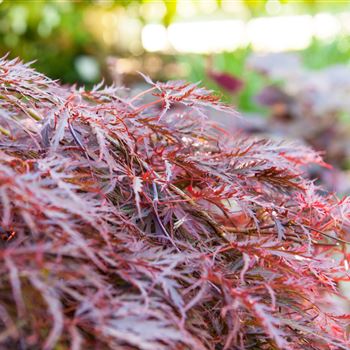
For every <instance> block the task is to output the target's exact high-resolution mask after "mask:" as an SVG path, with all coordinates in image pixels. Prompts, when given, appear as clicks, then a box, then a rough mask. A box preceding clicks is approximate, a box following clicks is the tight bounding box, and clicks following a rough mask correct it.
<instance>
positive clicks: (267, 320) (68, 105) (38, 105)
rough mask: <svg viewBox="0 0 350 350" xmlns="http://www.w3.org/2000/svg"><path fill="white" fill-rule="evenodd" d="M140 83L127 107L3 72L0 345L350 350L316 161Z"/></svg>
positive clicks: (8, 65)
mask: <svg viewBox="0 0 350 350" xmlns="http://www.w3.org/2000/svg"><path fill="white" fill-rule="evenodd" d="M146 80H147V81H148V83H149V84H150V85H151V87H150V89H148V90H147V91H144V92H143V93H140V94H139V95H137V96H134V97H125V96H126V93H125V92H120V90H118V89H117V88H116V87H113V86H112V87H108V88H102V87H101V86H98V87H96V88H95V89H93V90H92V91H85V90H84V89H76V88H75V87H62V86H60V85H59V84H57V83H56V82H53V81H51V80H49V79H48V78H46V77H45V76H43V75H41V74H39V73H37V72H35V71H34V70H32V69H30V68H29V67H28V65H24V64H22V63H21V62H20V61H18V60H13V61H8V60H6V58H3V59H1V60H0V126H1V128H0V132H1V134H0V135H1V136H0V212H1V237H2V242H1V250H0V260H1V265H0V269H1V284H0V286H1V287H0V327H1V332H0V344H1V346H2V347H5V348H7V349H39V348H40V349H47V350H48V349H58V348H59V349H74V350H78V349H142V350H162V349H348V348H349V343H348V341H347V339H346V332H345V329H346V328H345V327H346V325H347V322H348V319H349V318H348V316H347V315H344V312H343V314H342V312H338V311H339V310H336V308H335V306H334V305H333V306H332V303H331V301H330V300H331V298H330V296H331V295H338V292H337V282H338V281H339V280H340V279H344V278H347V276H346V271H345V270H346V269H345V266H347V264H346V260H345V259H346V250H345V243H344V242H343V239H344V237H345V235H346V232H347V231H348V230H349V226H350V205H349V203H350V202H349V200H348V199H344V200H342V201H341V202H339V201H337V199H335V198H334V197H331V196H329V197H324V196H321V195H320V194H319V189H318V188H317V187H316V186H314V185H313V183H312V182H310V181H308V180H306V179H305V178H304V177H303V176H302V174H303V168H304V166H305V165H307V164H309V163H312V162H315V163H322V160H321V159H320V157H319V156H318V155H317V154H315V153H313V151H312V150H310V149H307V148H304V147H301V146H298V145H296V144H291V143H275V142H273V141H268V140H258V139H253V138H251V137H248V138H246V137H243V136H239V135H235V136H230V135H228V134H227V133H226V132H225V131H224V130H221V129H220V128H218V127H217V126H215V125H214V124H211V123H209V122H208V121H206V117H207V116H208V113H209V111H210V108H215V109H217V110H219V111H222V112H223V113H232V111H231V110H230V108H229V107H227V106H224V105H222V104H221V103H220V102H219V101H218V100H217V99H216V98H215V97H213V96H212V95H211V94H210V92H208V91H207V90H205V89H202V88H199V87H198V86H196V85H193V84H186V83H183V82H168V83H153V82H152V81H151V80H150V79H149V78H147V77H146ZM119 96H124V97H119ZM228 117H232V116H228ZM336 252H337V253H336ZM332 300H333V299H332Z"/></svg>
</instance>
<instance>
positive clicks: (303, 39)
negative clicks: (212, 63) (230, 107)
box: [0, 0, 350, 83]
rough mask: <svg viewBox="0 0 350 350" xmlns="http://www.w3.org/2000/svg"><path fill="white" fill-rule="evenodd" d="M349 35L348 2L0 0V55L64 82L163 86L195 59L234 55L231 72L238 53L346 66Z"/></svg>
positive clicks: (186, 72) (188, 72)
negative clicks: (289, 55)
mask: <svg viewBox="0 0 350 350" xmlns="http://www.w3.org/2000/svg"><path fill="white" fill-rule="evenodd" d="M349 32H350V4H349V2H347V1H344V2H336V1H329V2H325V1H321V0H319V1H317V0H305V1H286V0H284V1H282V0H267V1H247V0H246V1H244V0H233V1H229V0H177V1H175V0H172V1H165V0H153V1H147V0H144V1H130V0H129V1H128V0H124V1H123V0H121V1H106V0H104V1H98V0H96V1H86V0H85V1H74V2H73V1H62V0H60V1H30V0H27V1H13V0H12V1H11V0H8V1H6V0H0V53H1V54H5V53H6V52H10V54H11V56H17V55H19V56H21V57H22V58H23V59H25V60H33V59H36V60H37V63H36V64H35V65H36V66H37V67H38V68H39V69H41V70H42V71H44V72H45V73H47V74H49V75H51V76H52V77H54V78H60V79H61V80H63V81H64V82H72V81H79V82H82V83H93V82H96V81H98V80H99V79H101V77H102V76H104V77H105V78H107V79H109V78H111V77H110V71H111V70H110V69H109V68H108V67H109V66H110V65H115V69H116V72H115V74H124V75H130V74H131V75H133V73H134V72H135V71H136V70H140V69H141V70H143V71H146V73H149V74H151V75H153V76H156V77H159V78H163V79H166V78H168V77H170V78H173V77H190V78H193V77H194V76H195V77H196V78H197V75H198V64H199V66H200V67H202V68H203V65H205V62H204V61H205V60H203V59H202V60H200V59H198V57H197V58H196V57H194V56H195V55H209V54H216V55H217V56H220V54H221V53H234V52H235V51H240V52H241V53H240V54H239V55H237V57H234V56H232V61H233V63H232V65H233V66H234V61H236V62H237V61H239V60H240V59H242V55H243V53H242V51H246V52H247V53H248V52H249V51H255V52H281V51H288V50H305V49H310V48H313V49H314V51H315V52H314V55H317V56H318V55H323V58H322V60H323V62H324V64H327V62H329V59H328V56H329V55H333V56H334V55H338V56H339V57H338V59H339V60H341V61H344V60H347V56H348V53H349V52H350V40H349V38H348V36H349ZM330 46H331V47H332V49H329V47H330ZM323 48H324V51H322V49H323ZM327 50H329V51H336V53H334V52H332V53H330V52H327ZM189 54H191V56H190V55H189ZM183 56H186V57H187V58H186V59H182V57H183ZM189 57H192V59H193V60H195V62H193V61H191V60H189V59H188V58H189ZM199 57H201V58H203V57H205V56H199ZM111 58H112V59H111ZM113 58H118V61H115V60H113ZM334 59H335V58H334V57H331V60H334ZM199 61H202V62H201V63H199ZM218 61H220V59H218ZM320 62H321V60H320V58H319V57H315V63H314V64H315V65H318V66H319V65H320ZM194 64H195V65H196V66H197V71H196V72H194V71H195V69H194V68H193V67H192V65H194ZM217 64H218V65H219V66H220V65H221V66H222V63H220V62H218V63H217ZM310 64H313V62H310ZM219 68H220V67H219ZM228 68H229V67H225V69H228Z"/></svg>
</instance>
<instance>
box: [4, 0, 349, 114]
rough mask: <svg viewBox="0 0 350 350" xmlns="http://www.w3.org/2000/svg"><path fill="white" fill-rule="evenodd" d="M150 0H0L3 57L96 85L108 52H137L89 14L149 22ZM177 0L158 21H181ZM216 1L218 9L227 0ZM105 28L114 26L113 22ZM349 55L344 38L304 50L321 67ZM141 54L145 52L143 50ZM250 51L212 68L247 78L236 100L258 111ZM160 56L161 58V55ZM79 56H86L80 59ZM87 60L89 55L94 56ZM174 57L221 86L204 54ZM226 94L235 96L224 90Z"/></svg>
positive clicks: (311, 8) (313, 8)
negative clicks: (248, 65)
mask: <svg viewBox="0 0 350 350" xmlns="http://www.w3.org/2000/svg"><path fill="white" fill-rule="evenodd" d="M152 1H155V0H139V1H136V0H109V1H107V0H103V1H101V0H100V1H99V0H80V1H68V0H67V1H62V0H40V1H30V0H27V1H17V0H0V55H1V56H2V55H4V54H6V53H8V52H9V53H10V57H16V56H19V57H21V58H22V59H23V60H25V61H32V60H36V63H35V64H34V67H35V68H36V69H38V70H40V71H42V72H43V73H45V74H47V75H48V76H50V77H52V78H54V79H60V80H62V81H63V82H78V83H94V82H96V81H97V80H99V79H100V78H101V76H106V75H107V72H106V69H107V68H106V57H107V56H108V55H117V56H123V57H128V56H132V55H134V53H133V52H128V51H127V50H126V51H125V48H123V47H122V46H121V45H119V44H118V42H116V43H113V45H109V46H108V45H106V40H105V38H104V37H103V28H98V27H99V26H100V23H98V22H94V20H91V18H90V20H89V21H88V20H87V17H89V15H91V13H93V14H95V13H98V11H100V10H101V9H102V10H103V11H106V12H109V13H116V12H117V11H119V12H122V13H124V16H126V18H127V19H130V17H132V16H135V19H136V20H137V21H139V23H140V24H143V23H147V22H148V20H149V18H147V14H145V12H144V11H143V7H142V6H144V5H147V3H151V2H152ZM158 1H161V0H158ZM178 1H179V0H178ZM178 1H176V0H164V1H163V4H164V7H165V12H164V13H163V14H162V15H161V16H162V18H161V19H160V20H161V21H162V22H163V24H165V25H169V24H170V23H172V22H173V21H174V20H177V19H179V18H178V17H179V16H178V13H177V3H178ZM185 1H190V0H185ZM214 1H216V4H217V7H218V8H220V7H221V6H223V5H224V2H225V1H227V0H214ZM232 1H233V0H232ZM267 1H268V0H255V1H252V0H243V1H242V3H243V4H244V6H245V8H246V13H247V15H248V16H261V15H266V14H267V12H266V3H267ZM192 2H193V4H194V5H195V6H197V5H198V4H199V1H197V0H193V1H192ZM280 2H281V3H284V4H287V5H288V6H289V5H290V6H291V10H290V11H294V12H295V13H298V12H303V11H304V12H308V13H313V12H317V11H322V10H324V9H327V11H338V10H341V9H342V10H344V9H346V8H349V6H350V3H348V2H332V3H330V2H325V1H322V0H303V1H291V0H290V1H288V0H281V1H280ZM197 7H198V6H197ZM120 10H121V11H120ZM123 11H124V12H123ZM118 21H119V18H118ZM106 26H107V27H108V26H110V25H109V23H107V24H106ZM94 30H95V31H97V34H96V32H95V33H94ZM126 30H128V28H127V29H126ZM123 50H124V51H123ZM349 53H350V41H349V39H346V38H342V39H341V40H338V41H337V42H334V43H332V44H329V45H328V44H327V45H326V46H325V45H324V44H320V43H313V44H312V46H311V47H310V49H308V50H306V51H305V55H304V56H305V62H306V64H307V65H309V66H311V67H315V68H318V67H322V66H323V65H325V64H330V63H333V62H345V61H347V57H349ZM139 54H140V55H141V54H142V51H141V52H140V53H139ZM249 54H250V49H249V48H246V49H241V50H237V51H235V52H234V53H223V54H220V55H217V56H216V57H215V58H214V66H215V68H216V69H218V70H219V71H227V72H230V73H232V74H234V75H236V76H238V77H242V78H243V80H244V81H245V82H246V86H245V88H244V90H243V91H242V92H241V93H240V95H239V97H238V98H236V99H238V103H239V106H240V107H241V108H242V109H244V110H247V109H252V110H256V109H257V107H256V106H253V105H252V103H251V96H252V95H254V93H255V92H256V91H257V90H258V89H259V87H260V85H261V81H260V80H259V78H258V77H255V76H253V75H252V74H253V73H251V72H249V71H247V70H246V69H245V65H244V62H245V60H246V57H247V55H249ZM159 56H160V57H161V55H159ZM80 58H83V60H80V61H79V59H80ZM84 58H90V60H89V59H84ZM173 59H174V60H175V61H177V62H181V63H183V64H186V65H187V66H188V67H189V70H188V73H189V79H191V80H194V81H198V80H203V81H204V83H205V84H207V85H209V86H211V87H213V88H217V86H216V85H215V84H214V83H213V82H211V81H209V80H208V79H207V78H206V74H205V58H204V57H201V56H198V55H197V56H195V55H188V56H183V55H180V56H178V57H177V56H175V57H173ZM140 60H142V57H140ZM80 64H81V65H83V64H85V65H89V64H90V65H91V64H95V66H96V67H95V70H96V74H95V75H92V76H91V77H90V78H86V77H85V78H84V77H83V76H82V74H81V73H79V69H77V66H78V65H80ZM93 68H94V67H93ZM224 97H225V98H227V99H230V98H231V97H230V96H227V95H225V94H224Z"/></svg>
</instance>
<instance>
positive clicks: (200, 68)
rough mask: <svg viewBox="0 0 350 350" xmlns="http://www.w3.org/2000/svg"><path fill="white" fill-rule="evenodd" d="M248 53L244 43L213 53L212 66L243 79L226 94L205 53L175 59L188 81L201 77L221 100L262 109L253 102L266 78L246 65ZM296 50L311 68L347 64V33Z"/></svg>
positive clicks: (249, 109)
mask: <svg viewBox="0 0 350 350" xmlns="http://www.w3.org/2000/svg"><path fill="white" fill-rule="evenodd" d="M251 54H252V49H251V48H250V47H247V48H243V49H239V50H236V51H234V52H223V53H220V54H216V55H215V56H214V57H213V67H211V68H212V69H215V70H217V71H220V72H224V73H229V74H232V75H233V76H235V77H237V78H239V79H242V80H243V81H244V88H243V90H242V91H241V92H239V93H238V94H237V95H236V96H232V95H230V94H228V93H227V92H225V91H224V90H222V89H221V88H220V87H219V86H218V85H216V84H215V82H213V81H212V80H211V79H210V77H209V76H208V74H207V63H206V62H207V60H208V56H203V55H194V54H192V55H179V56H178V57H177V60H178V62H179V63H180V64H181V65H183V66H184V67H185V69H186V75H187V76H186V78H187V79H188V80H189V81H192V82H197V81H202V82H203V84H204V85H205V86H208V87H209V88H211V89H213V90H215V91H217V92H219V93H220V94H222V96H223V99H224V100H226V101H230V102H233V103H235V104H236V105H237V107H238V108H239V110H241V111H246V112H253V113H254V112H263V111H264V108H262V107H260V106H258V105H257V104H256V103H255V102H254V96H255V95H256V94H257V93H258V92H259V91H260V90H261V88H262V87H263V86H265V85H266V82H265V81H264V79H263V78H262V77H261V75H258V74H257V73H255V72H252V71H250V70H249V69H247V66H246V62H247V58H248V57H249V56H250V55H251ZM298 54H299V55H300V57H301V60H302V61H303V63H304V65H305V67H306V68H310V69H321V68H324V67H327V66H330V65H334V64H349V65H350V37H349V36H342V37H339V38H337V39H336V40H334V41H331V42H329V43H325V42H322V41H318V40H313V42H312V44H311V45H310V46H309V47H308V48H307V49H305V50H302V51H299V52H298ZM263 114H264V113H263Z"/></svg>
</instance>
